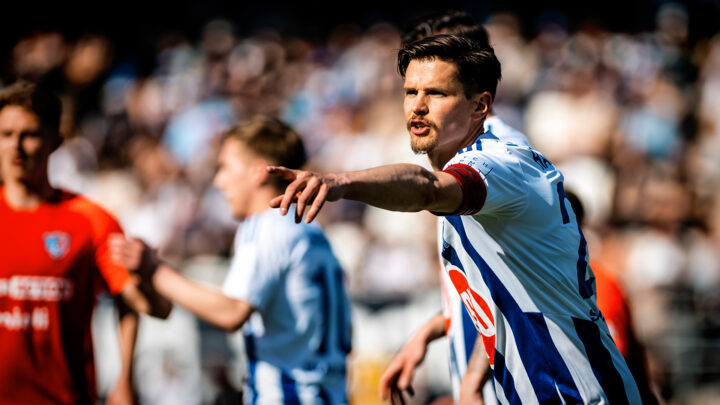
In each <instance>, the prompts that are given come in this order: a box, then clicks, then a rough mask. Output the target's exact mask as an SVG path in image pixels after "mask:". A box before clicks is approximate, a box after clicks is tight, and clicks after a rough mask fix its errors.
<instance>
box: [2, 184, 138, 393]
mask: <svg viewBox="0 0 720 405" xmlns="http://www.w3.org/2000/svg"><path fill="white" fill-rule="evenodd" d="M115 232H121V229H120V226H119V224H118V223H117V221H116V220H115V219H114V218H113V217H112V216H111V215H109V214H108V213H107V212H106V211H104V210H103V209H102V208H100V207H99V206H97V205H96V204H94V203H92V202H90V201H88V200H87V199H86V198H84V197H81V196H78V195H75V194H71V193H67V192H63V193H62V195H61V197H60V198H59V199H58V200H57V201H54V202H44V203H42V204H40V205H39V206H38V207H36V208H34V209H32V210H19V209H15V208H13V207H10V206H9V205H8V204H7V202H6V201H5V195H4V190H3V188H2V187H0V359H1V360H0V404H81V403H82V404H85V403H88V404H92V403H94V402H95V400H96V396H97V395H96V388H95V366H94V359H93V345H92V335H91V330H90V325H91V319H92V312H93V308H94V306H95V301H96V297H97V295H98V293H100V292H101V291H102V290H109V291H110V292H111V293H112V294H118V293H120V291H122V289H123V288H125V286H126V285H127V283H128V282H129V281H130V276H129V274H128V272H127V270H126V269H125V268H123V267H121V266H118V265H116V264H114V263H113V262H112V260H111V259H110V257H109V252H108V248H107V238H108V235H109V234H111V233H115Z"/></svg>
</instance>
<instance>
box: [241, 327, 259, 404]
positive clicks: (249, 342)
mask: <svg viewBox="0 0 720 405" xmlns="http://www.w3.org/2000/svg"><path fill="white" fill-rule="evenodd" d="M243 340H244V342H245V354H246V356H247V359H248V378H247V386H248V391H249V392H248V395H249V396H250V404H253V405H254V404H256V403H257V397H258V394H257V386H256V385H255V384H256V382H255V370H256V368H257V363H256V362H257V356H256V354H255V337H254V336H253V335H249V334H243Z"/></svg>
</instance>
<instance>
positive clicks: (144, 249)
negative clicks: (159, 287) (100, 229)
mask: <svg viewBox="0 0 720 405" xmlns="http://www.w3.org/2000/svg"><path fill="white" fill-rule="evenodd" d="M108 249H109V250H110V257H112V259H113V260H114V261H115V262H117V263H119V264H121V265H122V266H124V267H125V268H127V269H128V270H129V271H132V272H136V273H138V274H139V275H140V277H142V278H143V279H148V278H150V277H151V276H152V273H154V272H155V269H156V268H157V266H158V264H159V262H158V260H157V258H156V257H155V254H154V253H153V252H152V250H150V247H149V246H148V245H146V244H145V242H143V241H142V240H140V239H137V238H132V239H127V238H125V236H124V235H122V234H120V233H114V234H112V235H110V237H109V238H108Z"/></svg>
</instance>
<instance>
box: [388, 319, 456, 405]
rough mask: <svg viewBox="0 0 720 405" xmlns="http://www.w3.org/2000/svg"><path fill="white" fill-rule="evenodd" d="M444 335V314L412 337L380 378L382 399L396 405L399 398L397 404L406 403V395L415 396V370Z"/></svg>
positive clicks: (429, 322) (425, 324)
mask: <svg viewBox="0 0 720 405" xmlns="http://www.w3.org/2000/svg"><path fill="white" fill-rule="evenodd" d="M444 335H445V325H444V319H443V316H442V314H437V315H435V316H433V317H432V318H430V319H429V320H428V321H427V322H425V323H424V324H423V325H422V326H421V327H420V328H419V329H418V330H417V331H416V332H415V333H414V334H413V335H412V336H411V337H410V340H408V341H407V343H405V346H403V348H402V349H400V351H399V352H398V353H397V354H396V355H395V357H394V358H393V359H392V361H391V362H390V365H388V367H387V369H386V370H385V372H384V373H383V375H382V377H380V397H381V398H382V399H383V400H387V399H390V400H391V401H392V403H393V404H395V403H396V398H397V402H399V403H404V399H403V396H404V395H405V393H408V394H410V395H411V396H412V395H414V394H415V390H414V389H413V387H412V378H413V374H414V373H415V369H416V368H417V366H419V365H420V363H422V361H423V360H424V359H425V353H426V352H427V346H428V345H429V344H430V342H432V341H433V340H435V339H438V338H440V337H442V336H444Z"/></svg>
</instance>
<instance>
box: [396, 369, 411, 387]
mask: <svg viewBox="0 0 720 405" xmlns="http://www.w3.org/2000/svg"><path fill="white" fill-rule="evenodd" d="M414 371H415V368H414V367H403V369H402V371H401V372H400V376H399V377H398V381H397V386H398V388H399V389H401V390H412V387H411V383H412V377H413V372H414Z"/></svg>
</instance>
